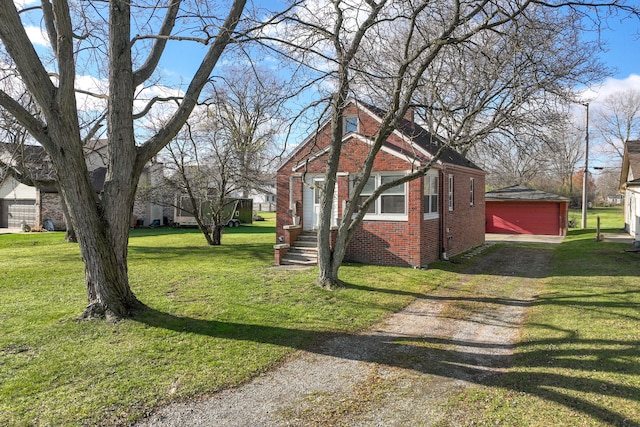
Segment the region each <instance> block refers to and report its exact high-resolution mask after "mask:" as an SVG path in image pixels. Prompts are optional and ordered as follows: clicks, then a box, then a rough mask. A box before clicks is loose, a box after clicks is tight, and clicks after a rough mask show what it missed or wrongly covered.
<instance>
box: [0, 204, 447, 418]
mask: <svg viewBox="0 0 640 427" xmlns="http://www.w3.org/2000/svg"><path fill="white" fill-rule="evenodd" d="M268 218H269V219H270V220H267V221H264V222H256V223H254V225H252V226H243V227H239V228H233V229H227V230H226V232H225V234H224V236H223V246H220V247H208V246H207V245H206V244H205V241H204V238H203V237H202V235H201V234H199V232H198V231H197V230H194V229H186V230H176V229H147V230H134V231H133V232H132V235H131V239H130V249H129V272H130V280H131V286H132V288H133V291H134V292H135V293H136V295H137V296H138V297H139V298H140V299H141V300H142V301H143V302H144V303H145V304H147V305H148V306H149V307H150V310H149V311H148V312H146V313H144V314H143V315H141V316H139V317H138V318H136V319H135V320H125V321H121V322H119V323H117V324H115V325H112V324H109V323H107V322H104V321H91V322H80V321H77V320H76V316H77V315H78V314H80V313H81V312H82V310H83V308H84V306H85V305H86V295H85V289H84V282H83V276H84V270H83V264H82V262H81V258H80V254H79V250H78V247H77V245H74V244H67V243H64V242H63V234H61V233H33V234H28V235H22V234H21V235H0V265H1V266H2V274H1V275H0V325H1V326H0V327H1V333H0V425H9V426H14V425H18V426H28V425H56V426H58V425H114V424H119V423H127V422H130V421H131V420H133V419H135V418H137V417H140V416H141V415H143V414H144V413H145V412H147V411H149V410H150V409H152V408H153V407H154V406H157V405H162V404H165V403H167V402H170V401H176V400H182V399H185V398H188V397H190V396H195V395H200V394H205V393H210V392H213V391H215V390H218V389H220V388H223V387H228V386H231V385H235V384H239V383H241V382H243V381H246V380H247V379H248V378H249V377H251V376H252V375H255V374H256V373H259V372H261V371H264V370H266V369H267V368H269V367H270V366H273V365H274V364H275V363H278V362H279V361H280V360H282V359H283V358H284V357H285V356H286V355H287V354H289V353H291V352H292V351H294V350H296V349H305V348H311V347H313V346H314V345H316V343H317V342H318V341H319V340H323V339H326V338H327V337H328V336H331V335H332V334H335V333H344V332H353V331H357V330H360V329H363V328H366V327H367V326H369V325H371V324H372V323H374V322H376V321H378V320H379V319H381V318H382V317H384V316H386V315H388V314H389V313H391V312H393V311H397V310H398V309H400V308H401V307H403V306H405V305H406V304H408V303H409V302H410V301H411V300H412V299H413V298H414V295H415V294H416V293H421V292H428V291H429V290H430V289H433V287H435V286H438V285H439V284H440V283H442V282H443V281H445V280H447V278H448V277H450V275H451V274H452V273H448V272H445V271H439V270H429V271H420V270H412V269H406V268H381V267H371V266H360V265H352V266H345V267H344V269H343V270H342V278H343V279H344V280H345V282H346V283H347V286H346V287H345V288H344V289H340V290H338V291H333V292H330V291H325V290H323V289H320V288H319V287H317V286H316V285H315V278H316V270H314V269H312V270H307V271H286V270H279V269H273V268H271V266H272V264H273V244H274V241H275V231H274V228H275V227H274V224H275V222H274V221H273V219H272V218H273V217H272V216H271V217H268Z"/></svg>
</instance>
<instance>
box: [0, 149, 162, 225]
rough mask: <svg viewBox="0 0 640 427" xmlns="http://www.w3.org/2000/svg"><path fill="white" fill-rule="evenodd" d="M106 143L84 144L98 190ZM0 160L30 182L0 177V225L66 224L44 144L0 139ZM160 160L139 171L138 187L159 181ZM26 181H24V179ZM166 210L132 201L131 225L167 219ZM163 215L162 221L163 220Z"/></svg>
mask: <svg viewBox="0 0 640 427" xmlns="http://www.w3.org/2000/svg"><path fill="white" fill-rule="evenodd" d="M106 155H107V146H106V141H105V140H96V141H94V142H92V143H91V144H90V145H88V146H87V147H85V159H86V162H87V168H88V169H89V174H90V177H91V181H92V183H93V187H94V188H95V190H96V192H100V191H102V186H103V185H104V179H105V175H106ZM0 164H4V165H6V167H9V168H15V169H16V170H23V169H24V170H26V172H25V173H26V174H28V175H29V176H28V178H29V180H31V181H32V183H33V185H27V184H25V183H21V182H19V181H18V180H17V179H15V178H14V177H13V176H12V175H11V174H6V175H3V176H4V179H2V180H0V228H20V227H21V226H22V224H23V222H24V223H26V224H27V225H28V226H29V227H31V228H34V227H40V226H44V225H45V223H49V224H51V226H52V227H53V228H54V229H56V230H64V229H65V227H66V224H65V219H64V213H63V209H62V204H61V200H60V194H59V193H58V189H57V187H56V182H55V174H54V173H53V172H52V170H51V162H50V160H49V156H48V155H47V153H46V152H45V150H44V148H42V147H41V146H39V145H24V146H21V147H20V150H16V148H15V146H13V145H11V144H2V143H0ZM162 168H163V166H162V164H159V163H154V162H150V164H149V165H147V166H146V167H145V169H144V170H143V171H142V174H141V177H140V183H139V189H140V188H141V187H146V188H148V187H153V186H155V185H159V183H161V182H163V181H161V179H160V176H161V175H162ZM25 182H26V181H25ZM166 215H167V213H166V212H165V211H163V208H162V207H161V206H158V205H156V204H153V203H151V202H145V201H136V203H135V205H134V210H133V224H132V225H134V226H135V225H145V226H146V225H151V224H152V223H154V221H156V223H157V224H163V223H164V222H168V221H169V219H170V218H166ZM165 219H166V221H165Z"/></svg>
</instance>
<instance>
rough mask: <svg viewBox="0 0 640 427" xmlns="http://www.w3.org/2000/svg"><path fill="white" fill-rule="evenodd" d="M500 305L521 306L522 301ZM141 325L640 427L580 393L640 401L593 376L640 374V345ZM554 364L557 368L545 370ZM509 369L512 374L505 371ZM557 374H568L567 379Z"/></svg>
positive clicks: (184, 322)
mask: <svg viewBox="0 0 640 427" xmlns="http://www.w3.org/2000/svg"><path fill="white" fill-rule="evenodd" d="M500 303H503V304H515V305H519V304H520V302H519V301H513V302H509V301H501V302H500ZM135 320H136V321H138V322H141V323H144V324H146V325H148V326H151V327H156V328H163V329H169V330H173V331H177V332H180V333H193V334H199V335H205V336H210V337H215V338H225V339H233V340H246V341H251V342H257V343H263V344H270V345H278V346H284V347H289V348H291V349H296V350H305V351H309V352H313V353H316V354H319V355H325V356H331V357H335V358H340V359H346V360H352V361H358V362H369V363H377V364H383V365H387V366H390V367H396V368H403V369H408V370H413V371H417V372H421V373H424V374H430V375H437V376H440V377H444V378H448V379H454V380H463V381H467V382H471V383H475V384H483V385H489V386H495V387H500V388H503V389H507V390H511V391H515V392H524V393H528V394H531V395H534V396H537V397H540V398H542V399H545V400H548V401H552V402H555V403H557V404H560V405H563V406H565V407H567V408H570V409H573V410H576V411H579V412H581V413H584V414H586V415H589V416H591V417H593V418H594V419H597V420H599V421H600V422H602V423H610V424H613V425H625V426H637V425H638V423H634V422H633V421H630V420H629V419H627V416H625V414H624V413H620V412H617V411H616V410H615V409H611V408H608V407H606V406H604V405H599V404H596V403H594V402H591V401H588V400H586V399H583V398H581V397H576V396H575V393H576V392H578V393H581V394H597V395H606V396H611V397H615V398H620V399H628V400H632V401H635V402H640V388H639V387H637V386H633V385H625V384H624V383H623V382H622V381H618V382H614V381H605V380H601V379H593V378H590V377H591V375H590V374H589V373H590V372H592V371H595V370H597V371H599V372H606V373H611V374H616V375H619V374H624V375H631V376H637V375H640V365H639V364H638V362H637V361H634V359H633V358H634V357H635V358H637V355H638V352H639V350H640V341H616V340H606V339H601V340H591V339H581V338H579V337H577V336H575V334H573V333H572V331H565V336H564V337H562V338H554V339H546V340H542V341H537V342H536V341H534V342H525V343H521V344H518V345H516V346H512V345H508V344H497V343H491V342H484V341H477V340H475V339H473V338H471V339H443V338H441V337H435V336H434V337H429V336H419V337H417V336H407V335H403V334H399V335H395V334H388V333H370V334H361V335H360V334H357V335H353V334H337V333H331V332H319V331H313V330H309V329H296V328H291V329H290V328H283V327H274V326H267V325H252V324H242V323H233V322H221V321H215V320H203V319H194V318H189V317H181V316H175V315H171V314H168V313H163V312H159V311H157V310H153V309H147V310H146V311H145V312H143V313H141V314H139V315H138V316H137V317H136V319H135ZM516 326H517V325H516ZM538 326H539V327H546V326H545V325H538ZM514 347H516V348H518V350H519V353H521V355H520V356H518V357H515V358H514V357H512V356H511V355H510V353H511V351H512V350H513V349H514ZM594 348H595V349H594ZM525 356H526V357H525ZM585 358H587V359H585ZM549 366H553V368H554V369H553V370H551V369H546V368H548V367H549ZM507 367H511V369H509V370H508V371H507V372H506V373H503V372H504V368H507ZM557 368H561V372H562V373H561V374H559V373H558V369H557Z"/></svg>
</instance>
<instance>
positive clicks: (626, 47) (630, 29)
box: [15, 0, 640, 161]
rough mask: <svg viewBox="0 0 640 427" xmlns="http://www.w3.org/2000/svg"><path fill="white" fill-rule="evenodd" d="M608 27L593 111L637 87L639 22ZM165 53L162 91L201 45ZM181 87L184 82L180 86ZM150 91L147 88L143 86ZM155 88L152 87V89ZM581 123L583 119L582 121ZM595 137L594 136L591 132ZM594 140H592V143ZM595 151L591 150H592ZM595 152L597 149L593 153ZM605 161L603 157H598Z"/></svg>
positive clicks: (189, 67)
mask: <svg viewBox="0 0 640 427" xmlns="http://www.w3.org/2000/svg"><path fill="white" fill-rule="evenodd" d="M33 1H34V0H15V2H16V4H19V5H25V4H30V3H32V2H33ZM607 23H608V27H607V28H603V29H602V31H601V32H600V33H599V34H596V33H591V34H589V35H588V36H587V37H599V38H600V40H601V41H603V42H604V44H605V45H606V50H605V51H603V52H602V53H601V54H600V60H601V61H602V62H603V63H604V64H605V65H606V66H608V67H609V68H610V69H611V70H612V74H611V76H610V77H608V78H607V79H605V80H604V81H602V82H597V83H594V84H593V85H591V86H589V87H588V88H585V90H584V91H583V94H582V99H584V102H589V104H590V111H591V114H595V113H597V110H598V107H599V104H601V103H602V101H603V100H604V99H605V98H606V97H607V95H609V94H611V93H613V92H617V91H621V90H627V89H631V88H634V89H637V90H640V55H638V53H637V52H639V51H640V36H639V34H638V33H640V25H639V21H638V20H637V19H636V20H634V19H629V18H627V19H623V18H622V17H612V18H609V20H608V21H607ZM40 24H41V22H39V20H38V19H37V17H34V20H33V21H32V25H33V27H29V28H27V30H28V34H29V37H30V38H31V40H32V41H33V42H34V43H35V44H36V45H41V46H45V45H47V44H48V41H47V40H46V37H45V36H43V34H42V32H41V31H40V30H39V29H38V28H35V26H39V25H40ZM166 53H167V55H166V57H165V58H164V59H163V61H162V62H161V67H162V75H163V77H164V78H166V79H167V80H165V83H166V82H172V83H173V84H170V86H172V87H173V89H169V88H167V87H164V88H162V87H159V89H158V90H159V91H160V92H161V93H162V94H165V92H167V91H170V90H175V89H177V86H176V85H180V84H182V85H184V84H185V83H186V82H188V81H189V79H190V77H191V75H192V73H193V71H194V70H195V68H196V67H197V65H198V63H199V61H200V60H201V58H202V54H203V52H202V49H201V48H200V47H199V45H194V44H192V43H170V44H169V45H168V51H167V52H166ZM260 60H261V61H262V65H263V66H267V67H269V66H270V65H273V62H272V61H273V58H260ZM270 63H271V64H270ZM84 80H85V81H87V82H88V83H90V85H89V86H90V87H93V86H95V85H97V82H95V81H93V80H92V79H91V78H88V77H85V78H84ZM182 89H184V86H182ZM147 90H149V91H152V90H151V89H150V88H149V89H147ZM152 92H154V93H155V92H156V91H152ZM574 114H575V115H576V122H578V123H579V122H580V120H583V118H582V117H581V116H584V114H585V112H584V108H583V107H581V106H576V108H575V109H574ZM582 123H584V121H583V122H582ZM594 139H595V136H594ZM596 143H597V141H594V144H596ZM594 151H595V150H594ZM596 155H597V153H596ZM602 161H606V160H604V159H603V160H602Z"/></svg>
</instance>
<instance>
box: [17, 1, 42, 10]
mask: <svg viewBox="0 0 640 427" xmlns="http://www.w3.org/2000/svg"><path fill="white" fill-rule="evenodd" d="M38 3H39V2H38V1H36V0H13V4H15V5H16V9H18V10H20V9H23V8H24V7H25V6H30V5H36V4H38Z"/></svg>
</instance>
